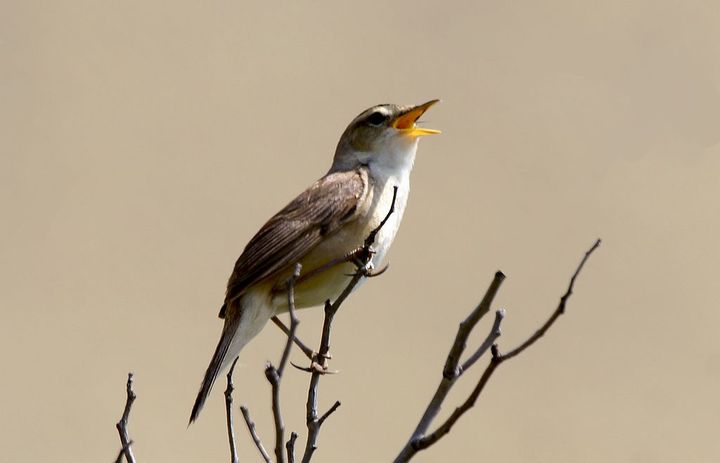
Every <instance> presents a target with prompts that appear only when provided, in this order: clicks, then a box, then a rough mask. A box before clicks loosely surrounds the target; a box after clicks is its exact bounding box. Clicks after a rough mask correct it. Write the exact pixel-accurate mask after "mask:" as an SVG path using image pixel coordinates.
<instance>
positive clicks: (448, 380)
mask: <svg viewBox="0 0 720 463" xmlns="http://www.w3.org/2000/svg"><path fill="white" fill-rule="evenodd" d="M396 198H397V187H395V188H394V191H393V198H392V203H391V206H390V210H389V211H388V213H387V215H386V216H385V218H384V219H383V220H382V221H381V222H380V224H379V225H378V227H377V228H375V229H374V230H373V231H372V232H370V234H369V235H368V237H367V238H366V239H365V242H364V244H363V246H362V247H361V248H359V249H358V250H357V251H355V252H353V253H352V254H351V255H349V256H347V257H346V260H345V261H350V262H354V263H355V264H356V267H357V268H356V271H355V273H354V274H352V278H351V279H350V281H349V283H348V285H347V286H346V287H345V289H344V290H343V291H342V293H341V294H340V295H339V296H338V297H337V299H336V300H335V301H334V302H333V303H330V301H329V300H328V301H326V302H325V318H324V320H323V329H322V334H321V339H320V348H319V350H318V351H317V352H315V351H313V350H312V349H310V348H308V347H306V346H305V345H304V344H303V343H301V342H300V341H299V340H298V339H297V338H296V332H297V327H298V324H299V323H300V322H299V320H298V319H297V317H296V315H295V285H296V283H297V282H298V281H299V278H300V270H301V266H300V264H297V265H296V267H295V272H294V273H293V275H292V276H291V277H290V278H289V279H288V282H287V292H288V294H287V296H288V311H289V315H290V327H289V328H287V327H285V325H284V324H283V323H282V322H281V321H280V320H279V319H277V318H276V317H275V318H274V319H273V321H274V322H275V323H276V324H277V325H278V326H279V327H280V328H281V329H282V330H283V332H285V334H287V341H286V343H285V346H284V349H283V352H282V356H281V358H280V362H279V363H278V367H277V368H275V367H274V366H273V365H272V364H271V363H270V362H268V363H267V365H266V367H265V376H266V378H267V379H268V381H269V383H270V385H271V389H272V413H273V420H274V428H275V449H274V450H275V457H276V462H277V463H285V462H286V461H287V462H288V463H295V461H296V459H295V443H296V440H297V437H298V435H297V434H296V433H295V432H292V433H291V434H290V438H289V439H288V440H287V442H285V440H284V439H285V426H284V422H283V416H282V412H281V407H280V382H281V379H282V375H283V373H284V371H285V368H286V366H287V364H288V362H289V358H290V351H291V350H292V345H293V343H295V344H297V345H298V347H300V349H301V350H302V351H303V353H304V354H305V355H306V356H308V357H309V358H310V359H311V366H310V367H309V368H300V367H298V368H300V369H301V370H304V371H307V372H310V373H311V376H310V383H309V387H308V396H307V403H306V424H307V430H308V436H307V440H306V443H305V449H304V452H303V455H302V460H301V461H302V463H309V462H310V460H311V459H312V457H313V455H314V453H315V450H317V440H318V436H319V434H320V428H321V426H322V425H323V423H324V422H325V420H327V418H328V417H329V416H330V415H332V414H333V413H334V412H335V411H336V410H337V409H338V407H340V402H339V401H336V402H335V403H334V404H333V405H332V406H331V407H330V408H329V409H328V410H327V411H326V412H325V413H323V414H322V415H319V413H318V387H319V383H320V377H321V376H323V375H325V374H327V373H330V371H328V369H327V361H328V359H329V358H330V355H329V352H330V334H331V330H332V322H333V319H334V317H335V314H336V313H337V311H338V309H339V308H340V306H341V305H342V303H343V302H344V301H345V299H347V297H348V296H349V295H350V293H351V292H352V291H353V290H354V289H355V287H356V286H357V284H358V283H359V282H360V280H361V279H362V278H365V277H371V276H375V275H378V274H380V273H382V272H383V271H384V270H382V271H380V272H376V273H372V272H371V270H369V268H368V265H369V263H370V262H371V260H372V256H373V253H374V251H373V249H372V246H373V245H374V243H375V239H376V237H377V234H378V233H379V231H380V229H381V228H382V227H383V226H384V225H385V223H386V222H387V220H388V219H389V218H390V216H391V215H392V214H393V213H394V211H395V201H396ZM600 243H601V241H600V240H599V239H598V240H596V241H595V243H594V244H593V245H592V246H591V247H590V249H588V250H587V252H585V255H584V256H583V258H582V260H581V261H580V263H579V264H578V266H577V268H576V269H575V272H574V273H573V275H572V277H571V278H570V283H569V285H568V287H567V290H566V291H565V293H564V294H563V295H562V297H561V298H560V302H559V303H558V305H557V307H556V308H555V310H554V311H553V312H552V314H551V315H550V317H549V318H548V319H547V320H546V321H545V323H544V324H543V325H542V326H541V327H540V328H538V329H537V330H536V331H535V332H534V333H533V334H532V335H531V336H529V337H528V338H527V339H526V340H525V341H524V342H522V343H521V344H520V345H519V346H517V347H515V348H514V349H511V350H510V351H508V352H507V353H505V354H502V353H500V349H499V348H498V346H497V344H496V341H497V339H498V338H499V337H500V335H501V324H502V321H503V319H504V317H505V310H504V309H499V310H496V311H495V319H494V322H493V325H492V328H491V329H490V332H489V333H488V334H487V335H486V337H485V339H484V340H483V342H482V343H481V344H480V346H479V347H478V348H477V349H476V350H475V351H474V352H472V353H471V354H470V355H469V356H468V357H467V359H466V360H465V361H463V362H461V359H462V357H463V353H464V352H465V349H466V347H467V341H468V338H469V337H470V335H471V333H472V332H473V331H474V330H475V328H476V326H477V324H478V322H479V321H480V320H481V319H482V318H483V317H484V316H485V315H486V314H487V313H488V312H489V311H490V309H491V307H492V303H493V300H494V298H495V296H496V295H497V293H498V291H499V289H500V286H501V285H502V282H503V280H504V279H505V275H504V274H503V273H502V272H500V271H498V272H497V273H495V276H494V278H493V280H492V281H491V282H490V285H489V287H488V289H487V290H486V292H485V295H484V296H483V298H482V300H481V301H480V303H479V304H478V305H477V306H476V307H475V309H473V311H472V312H470V314H469V315H468V316H467V318H465V320H463V321H462V322H461V323H460V326H459V327H458V331H457V334H456V336H455V339H454V341H453V344H452V346H451V347H450V351H449V352H448V355H447V359H446V361H445V365H444V367H443V369H442V377H441V379H440V383H439V384H438V386H437V388H436V390H435V393H434V395H433V397H432V399H431V400H430V403H429V404H428V406H427V407H426V409H425V411H424V413H423V415H422V417H421V418H420V420H419V422H418V424H417V426H416V427H415V430H414V431H413V433H412V434H411V436H410V438H409V439H408V441H407V442H406V443H405V445H404V446H403V448H402V450H401V451H400V453H399V454H398V456H397V457H396V458H395V460H394V462H395V463H403V462H407V461H409V460H410V459H411V458H413V457H414V456H415V455H416V454H417V453H418V452H419V451H421V450H424V449H426V448H428V447H430V446H432V445H433V444H435V443H436V442H437V441H439V440H440V439H441V438H442V437H443V436H445V435H446V434H448V433H449V432H450V430H451V429H452V427H453V426H454V425H455V423H456V422H457V421H458V419H460V417H461V416H462V415H464V414H465V413H466V412H467V411H468V410H469V409H471V408H472V407H473V406H474V405H475V402H476V401H477V399H478V397H479V396H480V394H481V393H482V391H483V389H484V388H485V385H486V384H487V383H488V381H489V380H490V377H491V376H492V374H493V373H494V372H495V370H496V369H497V368H498V367H499V366H500V364H502V363H503V362H505V361H506V360H510V359H511V358H513V357H515V356H517V355H519V354H521V353H522V352H523V351H524V350H525V349H527V348H528V347H530V346H532V345H533V344H534V343H535V342H537V340H538V339H540V338H541V337H542V336H543V335H544V334H545V333H546V332H547V331H548V330H549V329H550V327H552V326H553V324H554V323H555V321H556V320H557V319H558V318H559V317H560V315H562V314H563V313H565V310H566V306H567V302H568V300H569V298H570V296H571V295H572V294H573V289H574V287H575V281H576V279H577V277H578V276H579V274H580V272H581V270H582V269H583V267H584V266H585V263H586V262H587V260H588V259H589V258H590V255H591V254H592V253H593V252H594V251H595V250H596V249H597V248H598V247H599V246H600ZM488 350H490V352H491V358H490V361H489V363H488V364H487V366H486V367H485V370H484V371H483V373H482V375H481V376H480V379H479V380H478V382H477V384H476V385H475V388H474V389H473V390H472V392H471V393H470V394H469V395H468V397H467V398H466V399H465V401H464V402H463V403H462V404H460V405H459V406H458V407H456V408H455V410H453V412H452V413H451V414H450V416H448V417H447V418H446V419H445V420H444V421H443V422H442V423H441V424H440V425H438V426H437V427H435V429H434V430H432V431H429V429H430V426H431V425H432V423H433V421H434V420H435V418H437V416H438V414H439V412H440V409H441V408H442V405H443V403H444V402H445V400H446V398H447V396H448V394H449V392H450V390H451V389H452V387H453V386H454V385H455V383H456V382H457V380H458V379H459V378H460V377H461V376H462V375H463V373H465V372H466V371H467V370H469V369H470V368H471V367H473V366H474V365H475V364H476V362H477V361H478V360H479V359H480V358H481V357H482V356H483V355H484V354H485V353H486V352H487V351H488ZM236 362H237V358H236V359H235V361H234V362H233V364H232V366H231V367H230V371H229V372H228V374H227V389H226V390H225V407H226V419H227V432H228V442H229V445H230V461H231V463H237V462H238V457H237V448H236V444H235V433H234V426H233V416H232V403H233V399H232V393H233V389H234V387H233V384H232V374H233V370H234V368H235V363H236ZM132 384H133V375H132V373H129V374H128V380H127V386H126V391H127V400H126V402H125V409H124V411H123V415H122V418H121V419H120V421H118V423H117V425H116V427H117V430H118V433H119V435H120V442H121V444H122V447H121V449H120V452H119V454H118V456H117V459H116V460H115V461H116V463H121V461H122V459H123V458H125V460H126V461H127V462H128V463H135V456H134V455H133V451H132V444H133V442H132V441H131V440H130V438H129V436H128V431H127V425H128V419H129V416H130V410H131V408H132V405H133V402H134V401H135V398H136V396H135V393H134V392H133V390H132ZM240 410H241V412H242V414H243V418H244V419H245V423H246V424H247V427H248V431H249V433H250V436H251V437H252V440H253V442H254V443H255V446H256V447H257V449H258V451H259V452H260V455H261V456H262V458H263V461H265V463H271V462H272V459H271V458H270V455H269V454H268V452H267V451H266V450H265V447H264V446H263V444H262V441H261V440H260V437H259V436H258V434H257V431H256V429H255V423H254V422H253V421H252V419H251V418H250V413H249V411H248V409H247V407H245V406H241V407H240ZM286 457H287V459H286Z"/></svg>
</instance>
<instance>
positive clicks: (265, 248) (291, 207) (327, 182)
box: [220, 169, 368, 318]
mask: <svg viewBox="0 0 720 463" xmlns="http://www.w3.org/2000/svg"><path fill="white" fill-rule="evenodd" d="M367 184H368V180H367V173H366V172H365V171H364V169H360V170H353V171H349V172H334V173H330V174H327V175H326V176H324V177H323V178H321V179H320V180H318V181H317V182H315V183H314V184H313V185H312V186H311V187H310V188H308V189H307V190H305V191H303V192H302V193H301V194H300V195H299V196H298V197H297V198H295V199H294V200H293V201H292V202H291V203H290V204H288V205H287V206H285V207H284V208H283V209H282V210H281V211H280V212H278V213H277V214H275V216H274V217H273V218H271V219H270V220H268V222H267V223H266V224H265V225H263V227H262V228H261V229H260V231H259V232H257V234H256V235H255V236H254V237H253V238H252V239H251V240H250V242H249V243H248V244H247V246H245V250H244V251H243V253H242V255H240V257H239V258H238V260H237V262H236V263H235V269H234V270H233V273H232V275H231V276H230V281H228V287H227V294H226V296H225V304H228V303H230V302H231V301H232V300H234V299H235V298H237V297H238V296H240V295H241V294H242V293H243V292H244V291H245V290H246V289H247V288H248V287H249V286H251V285H253V284H255V283H257V282H258V281H261V280H263V279H265V278H268V277H270V276H272V275H273V274H274V273H276V272H278V271H280V270H283V269H285V268H287V267H288V266H289V265H292V264H294V263H296V262H298V261H299V260H300V259H302V257H303V256H305V255H306V254H307V253H308V252H310V251H311V250H312V249H313V248H314V247H315V246H317V245H318V244H319V243H320V241H321V239H322V238H323V237H325V236H327V235H330V234H332V233H334V232H335V231H337V230H338V229H339V228H340V227H342V225H344V224H346V223H348V222H350V221H352V220H353V219H354V218H355V217H356V215H357V211H358V204H359V203H360V202H361V201H362V200H363V199H364V197H365V194H366V190H367ZM224 312H225V305H223V308H222V309H221V311H220V317H221V318H223V316H224Z"/></svg>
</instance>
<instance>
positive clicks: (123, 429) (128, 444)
mask: <svg viewBox="0 0 720 463" xmlns="http://www.w3.org/2000/svg"><path fill="white" fill-rule="evenodd" d="M132 385H133V374H132V373H128V379H127V384H126V386H125V391H126V393H127V400H126V401H125V409H124V410H123V414H122V418H120V421H118V422H117V424H116V425H115V427H116V428H117V430H118V434H120V443H121V444H122V449H123V453H124V454H125V461H127V463H135V455H134V454H133V451H132V441H131V440H130V437H129V436H128V430H127V426H128V419H129V418H130V409H131V408H132V406H133V402H135V398H136V397H137V396H136V395H135V392H133V389H132Z"/></svg>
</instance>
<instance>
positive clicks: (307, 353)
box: [270, 315, 315, 363]
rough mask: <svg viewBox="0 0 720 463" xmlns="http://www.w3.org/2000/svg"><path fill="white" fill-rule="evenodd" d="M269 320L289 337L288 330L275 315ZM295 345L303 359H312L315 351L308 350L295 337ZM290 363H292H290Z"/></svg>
mask: <svg viewBox="0 0 720 463" xmlns="http://www.w3.org/2000/svg"><path fill="white" fill-rule="evenodd" d="M270 320H272V322H273V323H275V325H276V326H277V327H278V328H280V330H282V332H283V333H285V334H286V335H287V336H290V328H288V327H287V326H285V323H283V322H282V320H280V319H279V318H278V317H277V315H276V316H274V317H272V318H271V319H270ZM294 342H295V345H296V346H297V347H298V348H299V349H300V350H301V351H302V352H303V354H305V357H307V358H308V359H309V360H312V359H313V355H315V351H314V350H312V349H310V348H309V347H308V346H307V345H306V344H305V343H304V342H302V341H301V340H300V339H299V338H298V337H297V336H295V338H294ZM291 363H292V362H291Z"/></svg>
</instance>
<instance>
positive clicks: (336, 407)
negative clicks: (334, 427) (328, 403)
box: [318, 400, 341, 426]
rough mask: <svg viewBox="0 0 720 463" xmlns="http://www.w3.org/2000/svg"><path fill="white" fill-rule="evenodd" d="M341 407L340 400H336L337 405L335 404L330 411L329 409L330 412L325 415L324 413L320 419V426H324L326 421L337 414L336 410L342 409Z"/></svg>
mask: <svg viewBox="0 0 720 463" xmlns="http://www.w3.org/2000/svg"><path fill="white" fill-rule="evenodd" d="M340 405H341V403H340V401H339V400H336V401H335V403H334V404H333V406H332V407H330V409H328V411H326V412H325V413H323V416H321V417H320V418H319V419H318V426H322V424H323V423H324V422H325V420H326V419H327V418H328V417H329V416H330V415H332V414H333V413H334V412H335V410H337V409H338V407H340Z"/></svg>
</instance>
